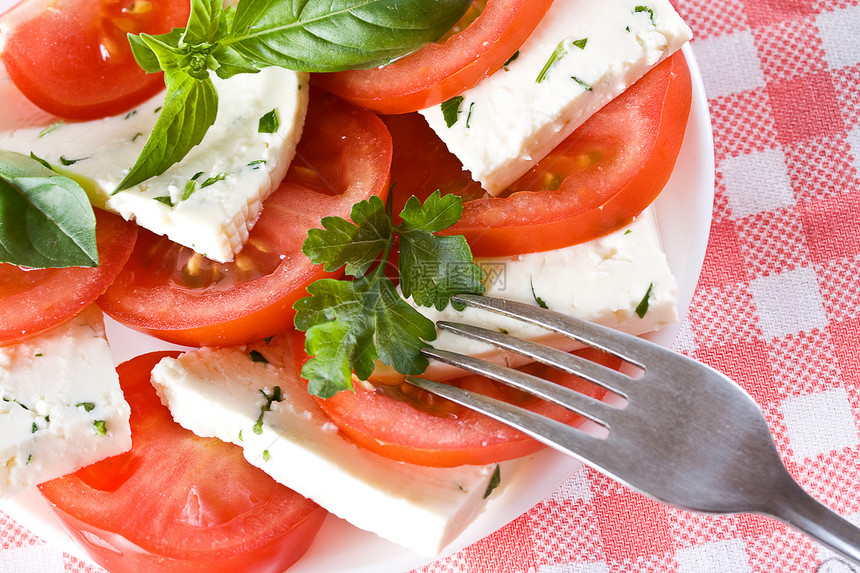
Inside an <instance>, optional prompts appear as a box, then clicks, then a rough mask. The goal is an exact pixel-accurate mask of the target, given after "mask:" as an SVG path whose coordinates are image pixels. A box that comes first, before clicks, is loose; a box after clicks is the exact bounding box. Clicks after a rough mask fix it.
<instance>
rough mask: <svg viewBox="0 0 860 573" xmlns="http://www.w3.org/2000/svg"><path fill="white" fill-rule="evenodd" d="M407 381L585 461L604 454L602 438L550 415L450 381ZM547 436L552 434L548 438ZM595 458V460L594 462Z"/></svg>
mask: <svg viewBox="0 0 860 573" xmlns="http://www.w3.org/2000/svg"><path fill="white" fill-rule="evenodd" d="M405 380H406V381H407V382H409V383H410V384H412V385H414V386H417V387H418V388H421V389H423V390H426V391H427V392H431V393H433V394H436V395H438V396H442V397H443V398H447V399H449V400H451V401H452V402H456V403H458V404H461V405H463V406H466V407H467V408H472V409H473V410H475V411H477V412H481V413H483V414H486V415H487V416H490V417H492V418H495V419H496V420H499V421H500V422H502V423H505V424H508V425H510V426H512V427H514V428H516V429H518V430H520V431H522V432H524V433H526V434H528V435H529V436H531V437H533V438H534V439H536V440H538V441H540V442H543V443H544V444H546V445H548V446H550V447H552V448H555V449H557V450H560V451H562V452H565V453H567V454H569V455H572V456H574V457H575V458H577V459H579V460H580V461H583V462H585V463H587V464H589V465H595V463H599V460H601V459H602V458H603V457H604V455H605V450H604V447H603V445H602V443H603V441H604V440H603V438H600V437H596V436H592V435H590V434H587V433H585V432H584V431H582V430H580V429H578V428H574V427H573V426H568V425H567V424H563V423H562V422H559V421H557V420H553V419H552V418H547V417H546V416H543V415H541V414H537V413H535V412H532V411H530V410H526V409H525V408H521V407H519V406H514V405H512V404H508V403H507V402H502V401H501V400H496V399H495V398H490V397H488V396H484V395H482V394H478V393H476V392H470V391H469V390H463V389H462V388H458V387H456V386H451V385H450V384H444V383H441V382H434V381H432V380H426V379H424V378H416V377H414V376H407V377H406V378H405ZM550 436H553V438H551V437H550ZM596 461H597V462H596Z"/></svg>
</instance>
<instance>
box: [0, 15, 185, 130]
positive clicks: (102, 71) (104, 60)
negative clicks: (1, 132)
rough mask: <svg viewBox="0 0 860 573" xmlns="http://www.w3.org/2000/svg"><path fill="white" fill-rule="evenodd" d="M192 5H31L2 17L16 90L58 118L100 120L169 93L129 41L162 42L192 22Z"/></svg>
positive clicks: (6, 55)
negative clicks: (156, 37) (136, 37)
mask: <svg viewBox="0 0 860 573" xmlns="http://www.w3.org/2000/svg"><path fill="white" fill-rule="evenodd" d="M188 14H189V2H187V1H186V0H25V1H24V2H22V3H21V4H19V5H18V6H16V7H15V8H13V9H12V10H10V11H9V12H7V13H6V14H5V15H3V17H2V24H3V27H4V28H6V29H7V30H8V33H7V35H6V38H5V40H6V42H5V45H4V46H3V52H2V58H3V63H4V64H6V69H7V70H8V73H9V76H10V77H11V78H12V81H14V82H15V85H17V86H18V88H19V89H20V90H21V91H22V92H23V93H24V94H25V95H26V96H27V98H29V99H30V101H32V102H33V103H35V104H36V105H38V106H39V107H41V108H42V109H44V110H45V111H48V112H50V113H52V114H54V115H58V116H61V117H66V118H72V119H94V118H99V117H105V116H109V115H114V114H118V113H121V112H124V111H127V110H129V109H131V108H132V107H134V106H135V105H137V104H139V103H140V102H142V101H144V100H146V99H148V98H150V97H152V96H154V95H155V94H157V93H158V92H159V91H161V90H162V89H164V79H163V75H162V74H160V73H158V74H147V73H146V72H144V71H143V70H142V69H141V68H140V66H138V64H137V62H136V61H135V59H134V55H133V54H132V52H131V47H130V46H129V43H128V38H127V34H129V33H131V34H138V33H140V32H146V33H149V34H160V33H163V32H169V31H170V30H171V28H174V27H180V26H184V25H185V24H186V22H187V21H188Z"/></svg>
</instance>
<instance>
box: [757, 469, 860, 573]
mask: <svg viewBox="0 0 860 573" xmlns="http://www.w3.org/2000/svg"><path fill="white" fill-rule="evenodd" d="M782 493H783V494H784V497H782V499H781V500H780V501H781V503H780V505H779V507H778V508H776V509H775V510H773V511H771V512H770V513H771V515H773V516H774V517H776V518H777V519H779V520H780V521H782V522H784V523H786V524H787V525H790V526H792V527H794V528H795V529H797V530H798V531H801V532H803V533H805V534H807V535H808V536H809V537H811V538H813V539H815V540H816V541H818V542H820V543H821V544H822V545H825V546H826V547H828V548H829V549H831V550H833V551H834V552H836V553H838V554H839V555H841V556H842V557H844V558H845V559H847V560H849V561H850V562H852V563H854V564H855V565H860V527H857V526H856V525H854V524H853V523H851V522H850V521H848V520H847V519H845V518H844V517H842V516H841V515H839V514H838V513H836V512H835V511H833V510H832V509H830V508H828V507H827V506H825V505H824V504H822V503H821V502H819V501H818V500H816V499H815V498H814V497H812V496H811V495H809V494H808V493H807V492H806V491H805V490H804V489H803V488H801V487H800V485H798V484H797V483H796V482H795V481H794V480H791V483H790V484H788V483H786V484H785V486H784V489H783V491H782Z"/></svg>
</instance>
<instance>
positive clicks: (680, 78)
mask: <svg viewBox="0 0 860 573" xmlns="http://www.w3.org/2000/svg"><path fill="white" fill-rule="evenodd" d="M691 101H692V84H691V81H690V73H689V69H688V68H687V64H686V61H685V60H684V57H683V55H682V54H680V53H678V54H676V55H674V56H672V57H670V58H668V59H667V60H666V61H664V62H663V63H661V64H660V65H658V66H657V67H656V68H654V69H653V70H651V71H650V72H649V73H648V74H646V75H645V77H643V78H642V79H641V80H639V81H638V82H636V83H635V84H634V85H633V86H631V87H630V88H629V89H628V90H627V91H626V92H624V93H623V94H622V95H620V96H619V97H617V98H616V99H615V100H613V101H612V102H610V103H609V104H607V105H606V106H605V107H603V109H601V110H600V111H599V112H597V113H596V114H595V115H594V116H592V117H591V118H590V119H589V120H588V121H587V122H586V123H585V124H583V125H582V126H581V127H580V128H579V129H577V130H576V131H575V132H574V133H573V134H571V136H570V137H568V138H567V139H566V140H565V141H564V142H562V143H561V144H560V145H559V146H558V147H556V148H555V149H554V150H553V151H552V152H551V153H550V154H549V155H548V156H547V157H545V158H544V159H543V160H541V161H540V163H538V164H537V166H535V167H534V168H533V169H532V170H531V171H530V172H529V173H527V174H526V175H524V176H523V177H522V178H521V179H520V180H519V181H517V182H515V183H514V184H513V185H512V186H511V187H510V188H509V189H508V190H507V191H506V193H505V194H504V195H503V196H500V197H481V195H482V191H481V189H480V187H478V185H477V184H476V183H474V182H472V181H471V180H470V179H469V178H468V175H467V174H465V173H463V172H461V171H458V169H462V167H461V166H460V164H459V162H458V161H457V159H456V158H454V157H453V156H452V155H451V154H450V153H448V151H447V149H446V148H445V146H444V144H442V143H441V142H440V141H439V140H438V139H437V138H436V136H435V134H433V132H432V131H431V130H430V129H429V128H428V127H426V125H424V123H425V122H423V119H422V118H420V117H417V116H403V117H388V118H385V121H386V124H387V125H388V127H389V130H390V131H391V134H392V137H393V139H394V147H395V155H394V163H393V165H392V175H391V181H392V183H393V185H394V189H395V193H394V199H393V200H394V212H395V213H399V212H400V210H401V209H402V206H403V204H404V203H405V202H406V199H407V198H408V197H409V196H410V195H416V196H418V197H419V198H421V199H423V198H424V197H426V196H427V195H429V194H430V193H432V192H433V191H435V190H436V189H442V190H443V192H446V191H447V192H451V193H457V194H459V195H462V196H463V198H464V200H466V202H465V204H464V210H463V217H462V218H461V219H460V221H459V222H458V223H457V224H455V225H454V226H452V227H450V228H449V229H446V230H445V231H443V233H445V234H462V235H464V236H465V237H466V239H467V240H468V241H469V245H470V246H471V247H472V253H473V254H474V255H475V256H482V257H492V256H509V255H517V254H523V253H531V252H538V251H547V250H551V249H558V248H562V247H567V246H569V245H573V244H576V243H582V242H585V241H588V240H590V239H593V238H596V237H600V236H602V235H605V234H607V233H609V232H611V231H614V230H617V229H619V228H621V227H623V226H624V225H627V224H629V223H630V221H632V220H633V219H634V218H635V217H636V216H637V215H639V213H641V212H642V210H643V209H644V208H645V207H647V206H648V205H650V204H651V202H652V201H653V200H654V199H655V198H656V197H657V195H659V194H660V191H662V190H663V187H664V186H665V184H666V182H667V181H668V180H669V176H670V175H671V174H672V170H673V169H674V166H675V160H676V158H677V156H678V153H679V151H680V149H681V144H682V143H683V141H684V132H685V130H686V126H687V118H688V116H689V112H690V104H691Z"/></svg>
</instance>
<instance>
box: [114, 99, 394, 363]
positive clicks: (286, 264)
mask: <svg viewBox="0 0 860 573" xmlns="http://www.w3.org/2000/svg"><path fill="white" fill-rule="evenodd" d="M317 95H319V97H316V96H314V95H312V97H311V103H310V107H309V110H308V117H307V122H306V123H305V128H304V133H303V135H302V139H301V142H300V143H299V146H298V149H297V153H296V159H295V160H294V161H293V164H292V165H291V166H290V170H289V172H288V173H287V176H286V178H285V179H284V182H283V183H282V184H281V186H280V187H279V188H278V189H277V190H276V191H275V192H274V193H273V194H272V195H271V196H270V197H269V198H268V199H267V200H266V202H265V207H264V209H263V213H262V215H261V216H260V218H259V220H258V221H257V224H256V225H255V226H254V228H253V230H252V231H251V234H250V237H249V239H248V242H247V244H246V246H245V248H244V249H243V250H242V252H241V253H239V254H238V255H237V256H236V259H235V260H234V261H233V262H232V263H227V264H221V263H215V262H212V261H210V260H208V259H206V258H204V257H202V256H201V255H198V254H195V253H194V252H193V251H192V250H190V249H188V248H185V247H180V246H178V245H176V244H174V243H172V242H171V241H169V240H167V239H164V238H161V237H157V236H155V235H153V234H152V233H149V232H147V231H143V230H141V232H140V238H139V239H138V244H137V247H136V248H135V250H134V253H133V254H132V256H131V258H130V259H129V262H128V263H127V264H126V266H125V268H124V269H123V270H122V272H121V273H120V274H119V276H118V277H117V278H116V280H115V281H114V283H113V285H111V287H110V288H109V289H108V290H107V292H106V293H105V295H104V296H102V297H101V298H100V299H99V301H98V304H99V306H100V307H101V308H102V310H104V311H105V312H106V313H107V314H108V315H110V316H112V317H113V318H115V319H116V320H118V321H119V322H122V323H124V324H126V325H127V326H129V327H131V328H134V329H137V330H141V331H144V332H148V333H150V334H152V335H154V336H157V337H159V338H162V339H164V340H169V341H171V342H176V343H178V344H186V345H193V346H199V345H206V346H227V345H233V344H242V343H246V342H251V341H255V340H260V339H262V338H266V337H267V336H271V335H273V334H277V333H278V332H282V331H284V330H286V329H288V328H289V327H291V326H292V322H293V316H294V315H295V310H294V309H293V303H294V302H295V301H296V300H297V299H299V298H301V297H303V296H305V295H306V293H305V287H307V285H308V284H310V283H311V282H313V281H315V280H317V279H320V278H323V277H325V276H331V275H329V274H327V273H324V272H323V270H322V266H318V265H313V264H311V262H310V260H309V259H308V258H307V257H306V256H305V255H304V254H302V243H303V242H304V240H305V237H306V236H307V232H308V229H310V228H312V227H319V226H320V219H322V218H323V217H326V216H337V217H344V218H347V217H349V214H350V210H351V208H352V205H353V204H355V203H358V202H359V201H361V200H363V199H367V198H368V197H370V196H371V195H379V196H383V198H384V196H385V194H386V193H387V192H388V175H389V166H390V164H391V153H392V148H391V137H390V136H389V135H388V131H387V130H386V129H385V125H383V123H382V122H381V121H380V120H379V118H378V117H376V115H374V114H373V113H371V112H369V111H366V110H361V109H358V108H355V107H353V106H351V105H349V104H345V103H344V102H342V101H340V100H338V99H337V98H335V97H334V96H331V95H330V94H325V93H322V92H320V94H317Z"/></svg>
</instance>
